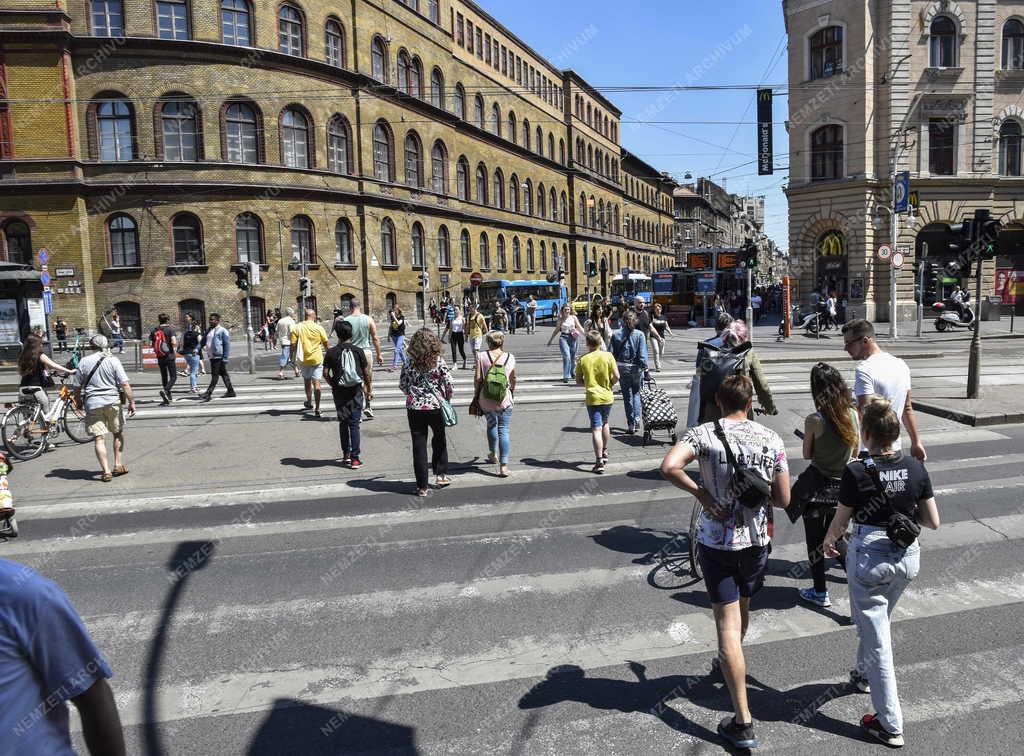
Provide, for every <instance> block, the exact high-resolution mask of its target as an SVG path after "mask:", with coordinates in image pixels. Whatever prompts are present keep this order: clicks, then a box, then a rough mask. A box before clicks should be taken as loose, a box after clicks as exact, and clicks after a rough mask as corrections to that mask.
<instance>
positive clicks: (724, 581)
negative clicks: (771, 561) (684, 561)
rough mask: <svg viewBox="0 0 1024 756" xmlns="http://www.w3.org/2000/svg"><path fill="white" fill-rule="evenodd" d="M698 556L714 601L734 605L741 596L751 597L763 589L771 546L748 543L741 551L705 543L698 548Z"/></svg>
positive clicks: (709, 593)
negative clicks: (712, 546) (719, 547)
mask: <svg viewBox="0 0 1024 756" xmlns="http://www.w3.org/2000/svg"><path fill="white" fill-rule="evenodd" d="M697 559H698V561H699V562H700V567H701V570H702V571H703V572H704V585H705V586H706V587H707V589H708V596H709V597H710V598H711V603H712V604H731V603H732V602H734V601H738V600H739V599H740V597H741V596H742V597H743V598H750V597H751V596H753V595H754V594H755V593H757V592H758V591H759V590H761V586H762V585H764V571H765V568H766V567H767V566H768V547H767V546H748V547H747V548H745V549H741V550H740V551H725V550H724V549H714V548H711V547H710V546H705V545H704V544H703V543H702V544H699V546H698V549H697Z"/></svg>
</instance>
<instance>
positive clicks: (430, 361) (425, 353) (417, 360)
mask: <svg viewBox="0 0 1024 756" xmlns="http://www.w3.org/2000/svg"><path fill="white" fill-rule="evenodd" d="M405 354H406V356H407V357H408V358H409V364H410V365H412V367H413V368H415V369H416V370H433V369H434V368H435V367H436V366H437V358H438V357H440V356H441V340H440V339H438V338H437V334H435V333H434V332H433V331H431V330H430V329H429V328H421V329H419V330H418V331H416V333H414V334H413V335H412V338H410V339H409V343H408V344H406V346H405Z"/></svg>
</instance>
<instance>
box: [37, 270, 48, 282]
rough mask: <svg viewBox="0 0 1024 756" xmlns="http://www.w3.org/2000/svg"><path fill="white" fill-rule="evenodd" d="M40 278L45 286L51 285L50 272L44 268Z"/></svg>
mask: <svg viewBox="0 0 1024 756" xmlns="http://www.w3.org/2000/svg"><path fill="white" fill-rule="evenodd" d="M39 280H40V281H41V282H42V284H43V286H49V285H50V274H49V273H47V272H46V271H45V270H44V271H43V272H42V273H40V274H39Z"/></svg>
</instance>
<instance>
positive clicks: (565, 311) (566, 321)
mask: <svg viewBox="0 0 1024 756" xmlns="http://www.w3.org/2000/svg"><path fill="white" fill-rule="evenodd" d="M582 335H583V325H582V324H581V323H580V319H579V318H577V317H576V313H575V312H573V311H572V306H571V305H569V304H564V305H562V310H561V312H559V315H558V319H557V320H556V321H555V330H554V331H552V333H551V336H550V337H549V338H548V346H551V342H552V341H554V338H555V336H558V348H559V349H560V350H561V352H562V383H568V382H569V379H570V378H574V377H575V375H574V372H573V367H574V366H575V364H576V345H577V344H578V343H579V340H580V336H582Z"/></svg>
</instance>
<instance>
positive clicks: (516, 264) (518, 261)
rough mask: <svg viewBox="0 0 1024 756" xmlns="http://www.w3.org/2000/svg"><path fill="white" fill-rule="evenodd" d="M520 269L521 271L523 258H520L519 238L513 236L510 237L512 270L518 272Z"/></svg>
mask: <svg viewBox="0 0 1024 756" xmlns="http://www.w3.org/2000/svg"><path fill="white" fill-rule="evenodd" d="M522 269H523V256H522V252H521V251H520V249H519V237H518V236H513V237H512V270H516V271H518V270H522Z"/></svg>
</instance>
